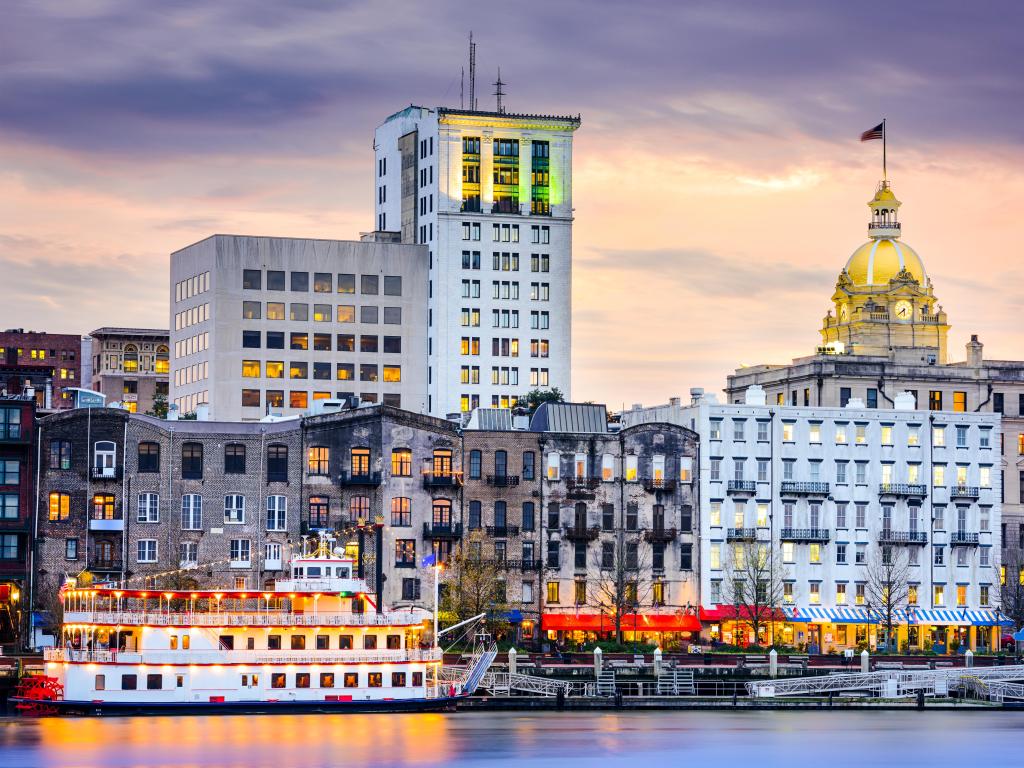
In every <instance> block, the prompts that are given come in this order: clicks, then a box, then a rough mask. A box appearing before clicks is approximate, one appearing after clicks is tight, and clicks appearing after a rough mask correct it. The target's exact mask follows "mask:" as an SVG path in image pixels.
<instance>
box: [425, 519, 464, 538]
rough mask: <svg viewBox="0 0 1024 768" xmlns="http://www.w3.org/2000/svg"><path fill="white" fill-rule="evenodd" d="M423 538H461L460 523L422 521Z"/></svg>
mask: <svg viewBox="0 0 1024 768" xmlns="http://www.w3.org/2000/svg"><path fill="white" fill-rule="evenodd" d="M423 538H424V539H459V538H462V523H447V524H444V523H424V524H423Z"/></svg>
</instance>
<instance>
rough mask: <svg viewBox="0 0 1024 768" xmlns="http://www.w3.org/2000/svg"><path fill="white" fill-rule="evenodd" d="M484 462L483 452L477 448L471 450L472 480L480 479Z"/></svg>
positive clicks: (470, 470) (470, 467)
mask: <svg viewBox="0 0 1024 768" xmlns="http://www.w3.org/2000/svg"><path fill="white" fill-rule="evenodd" d="M482 462H483V453H481V451H479V450H477V449H473V450H471V451H470V452H469V478H470V479H471V480H479V479H480V472H481V465H482Z"/></svg>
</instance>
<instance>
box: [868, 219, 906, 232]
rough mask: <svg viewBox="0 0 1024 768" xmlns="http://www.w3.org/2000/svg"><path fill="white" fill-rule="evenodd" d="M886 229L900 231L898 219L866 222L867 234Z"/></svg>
mask: <svg viewBox="0 0 1024 768" xmlns="http://www.w3.org/2000/svg"><path fill="white" fill-rule="evenodd" d="M886 230H895V231H896V232H897V233H898V232H899V231H900V223H899V222H898V221H872V222H869V223H868V234H869V235H870V234H874V233H877V232H884V231H886Z"/></svg>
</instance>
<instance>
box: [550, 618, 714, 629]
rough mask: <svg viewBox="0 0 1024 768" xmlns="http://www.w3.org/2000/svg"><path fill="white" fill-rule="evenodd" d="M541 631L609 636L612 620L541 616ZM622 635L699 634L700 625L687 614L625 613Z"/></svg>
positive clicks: (612, 627) (613, 623)
mask: <svg viewBox="0 0 1024 768" xmlns="http://www.w3.org/2000/svg"><path fill="white" fill-rule="evenodd" d="M541 629H544V630H562V631H565V632H612V631H614V629H615V618H614V617H612V616H602V615H601V614H599V613H580V614H575V613H545V614H544V615H543V616H542V617H541ZM622 629H623V631H626V632H632V631H634V629H635V630H636V631H637V632H700V621H698V620H697V617H696V616H694V615H692V614H687V613H641V614H633V613H627V614H623V616H622Z"/></svg>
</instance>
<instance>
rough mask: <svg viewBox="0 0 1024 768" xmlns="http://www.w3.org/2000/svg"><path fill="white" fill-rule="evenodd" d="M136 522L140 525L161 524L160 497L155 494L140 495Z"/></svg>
mask: <svg viewBox="0 0 1024 768" xmlns="http://www.w3.org/2000/svg"><path fill="white" fill-rule="evenodd" d="M136 520H138V522H140V523H159V522H160V497H159V496H158V495H157V494H155V493H140V494H139V505H138V509H137V511H136Z"/></svg>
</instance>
